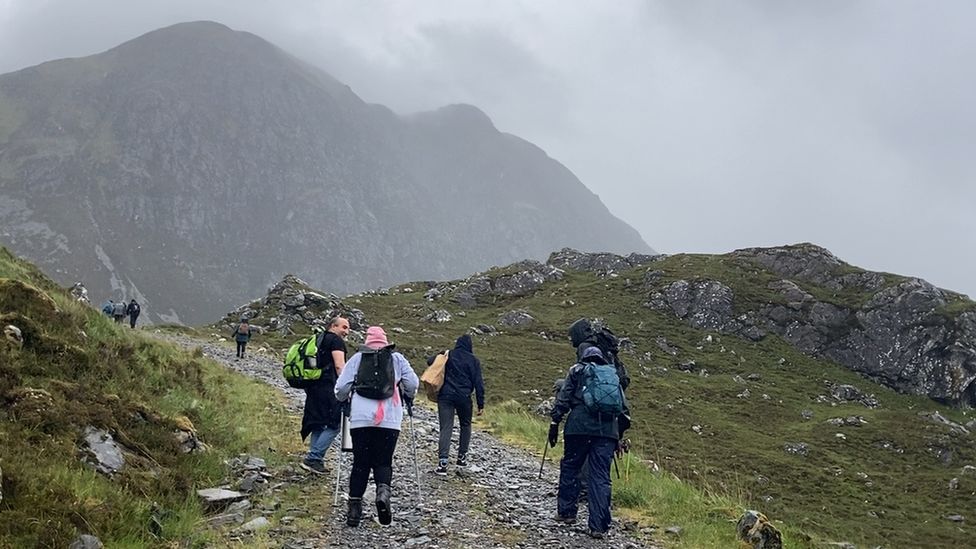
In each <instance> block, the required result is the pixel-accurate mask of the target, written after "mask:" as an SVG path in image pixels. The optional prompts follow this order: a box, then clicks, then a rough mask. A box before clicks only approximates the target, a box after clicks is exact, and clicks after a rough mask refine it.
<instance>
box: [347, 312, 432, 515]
mask: <svg viewBox="0 0 976 549" xmlns="http://www.w3.org/2000/svg"><path fill="white" fill-rule="evenodd" d="M394 347H395V345H391V344H390V343H389V342H388V341H387V340H386V332H384V331H383V328H380V327H379V326H370V327H369V328H368V329H367V330H366V343H365V345H363V346H362V347H361V348H360V349H359V352H358V353H356V354H354V355H352V357H351V358H350V359H349V362H347V363H346V367H345V368H344V369H343V370H342V373H341V374H340V375H339V380H338V381H337V382H336V388H335V394H336V398H338V399H339V400H340V401H345V400H347V399H350V398H351V399H352V405H351V411H350V414H349V428H350V433H351V435H352V473H351V474H350V475H349V507H348V510H347V514H346V524H347V525H348V526H359V522H360V520H362V516H363V494H365V493H366V484H367V482H368V481H369V472H370V470H372V471H373V480H374V481H375V482H376V516H377V518H378V519H379V522H380V524H383V525H387V524H390V523H391V522H392V521H393V509H392V508H391V507H390V496H391V495H392V488H391V486H392V482H393V451H394V450H395V449H396V443H397V438H398V437H399V436H400V422H401V421H402V420H403V402H401V396H400V392H401V391H402V392H403V397H404V398H407V399H411V400H412V399H413V398H414V396H416V394H417V387H418V386H419V385H420V379H419V378H418V377H417V374H416V373H415V372H414V371H413V368H411V367H410V363H409V362H407V359H406V357H404V356H403V355H402V354H400V353H398V352H396V351H395V350H394ZM397 385H399V388H400V390H399V391H398V390H397Z"/></svg>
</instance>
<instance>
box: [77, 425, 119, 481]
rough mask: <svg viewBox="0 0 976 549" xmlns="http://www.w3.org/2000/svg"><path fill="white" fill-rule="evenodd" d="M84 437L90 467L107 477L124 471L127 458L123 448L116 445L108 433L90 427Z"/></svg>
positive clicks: (86, 429) (86, 428)
mask: <svg viewBox="0 0 976 549" xmlns="http://www.w3.org/2000/svg"><path fill="white" fill-rule="evenodd" d="M83 436H84V440H85V446H86V447H87V449H88V454H89V456H88V457H89V459H88V461H87V463H88V464H89V465H91V466H93V467H94V468H95V470H96V471H98V472H99V473H102V474H105V475H112V474H115V473H118V472H119V471H121V470H122V467H124V466H125V456H124V455H123V454H122V448H121V447H120V446H119V445H118V444H116V442H115V439H114V438H113V437H112V435H111V434H110V433H109V432H108V431H105V430H102V429H98V428H95V427H92V426H90V425H89V426H88V427H85V431H84V435H83Z"/></svg>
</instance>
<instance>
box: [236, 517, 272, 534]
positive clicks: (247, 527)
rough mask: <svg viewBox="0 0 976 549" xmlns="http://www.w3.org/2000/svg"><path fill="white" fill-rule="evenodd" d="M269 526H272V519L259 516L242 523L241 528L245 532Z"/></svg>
mask: <svg viewBox="0 0 976 549" xmlns="http://www.w3.org/2000/svg"><path fill="white" fill-rule="evenodd" d="M268 528H271V521H269V520H268V519H267V518H265V517H258V518H256V519H252V520H250V521H248V522H246V523H244V524H242V525H241V527H240V530H241V531H243V532H260V531H261V530H267V529H268Z"/></svg>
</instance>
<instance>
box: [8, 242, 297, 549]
mask: <svg viewBox="0 0 976 549" xmlns="http://www.w3.org/2000/svg"><path fill="white" fill-rule="evenodd" d="M7 325H14V326H16V327H18V328H19V329H20V330H21V332H22V335H23V343H22V345H21V344H18V343H15V342H13V341H11V340H9V339H0V403H2V405H0V441H2V444H0V469H2V475H3V492H2V493H3V499H2V501H0V547H67V546H68V544H69V543H70V542H71V541H72V540H73V539H74V538H75V537H76V536H77V535H79V534H82V533H89V534H94V535H97V536H98V537H99V538H100V539H101V540H102V541H103V542H104V543H105V545H106V546H107V547H158V546H173V547H175V546H180V547H197V546H203V545H205V544H207V543H212V542H214V541H215V540H216V539H219V538H218V536H219V534H218V533H216V532H215V531H213V530H212V529H206V528H202V527H201V518H202V516H203V514H202V510H201V509H200V505H199V503H198V502H197V500H196V495H195V489H196V488H208V487H211V486H213V485H215V484H218V483H220V482H222V480H223V479H224V478H225V475H226V474H227V471H226V468H225V466H224V463H223V462H224V460H225V459H227V458H228V457H231V456H234V455H237V454H238V453H244V452H248V453H252V454H253V455H260V456H262V457H268V459H269V463H270V462H273V460H275V459H277V458H276V456H275V455H270V456H265V454H266V453H267V449H268V448H274V447H277V448H282V446H281V445H282V444H283V442H282V440H280V438H279V437H281V436H282V435H284V434H287V435H290V438H292V439H295V438H297V437H294V422H293V419H290V418H288V416H287V413H286V412H285V409H284V407H283V405H282V404H281V397H280V395H279V394H278V393H277V392H275V391H273V390H272V389H270V388H268V387H266V386H264V385H262V384H259V383H256V382H251V381H247V380H244V379H242V378H241V377H239V376H236V375H233V374H231V373H229V372H228V371H227V370H225V369H224V368H222V367H220V366H218V365H216V364H215V363H213V362H210V361H208V360H206V359H204V358H202V357H201V356H200V355H199V353H197V354H196V355H194V354H192V353H185V352H182V351H179V350H177V349H175V348H174V347H172V346H169V345H165V344H161V343H158V342H155V341H151V340H149V339H148V338H146V337H145V336H143V335H141V334H139V333H136V332H134V331H132V330H129V329H128V327H121V325H116V324H114V323H112V322H110V321H109V320H108V319H106V318H104V317H103V316H101V315H99V314H98V313H97V312H95V311H94V310H93V309H90V308H88V307H85V306H81V305H79V304H77V303H75V302H73V301H71V300H70V298H69V297H68V296H67V294H65V293H64V292H63V291H61V290H60V289H59V288H57V287H56V286H55V285H54V284H53V283H52V282H50V281H49V280H48V279H46V278H45V277H44V276H43V275H42V274H41V273H40V272H38V271H37V270H36V269H34V268H33V267H32V266H30V265H29V264H27V263H25V262H22V261H20V260H18V259H16V258H14V257H12V256H11V255H10V254H9V252H7V250H5V249H2V248H0V327H4V326H7ZM241 418H248V419H247V421H242V420H241ZM188 423H192V425H193V426H194V427H195V428H196V432H197V435H198V437H199V438H200V439H201V440H202V441H203V442H205V443H206V444H207V445H209V447H210V449H209V451H207V452H204V453H192V454H183V453H181V452H180V451H179V449H178V443H177V441H176V439H175V437H174V433H175V432H176V431H177V429H178V428H180V427H183V428H186V427H187V425H188ZM88 426H93V427H97V428H101V429H105V430H107V431H109V432H111V433H112V434H113V436H114V438H115V439H116V441H118V442H119V443H120V444H122V445H123V447H124V448H125V450H126V466H125V467H124V468H123V469H122V470H121V471H120V472H119V473H117V474H115V475H114V476H113V477H112V478H109V477H108V476H105V475H103V474H100V473H97V472H95V471H94V470H93V469H92V468H90V467H88V466H87V465H85V464H84V463H83V458H84V457H85V454H86V451H85V449H84V445H83V443H82V440H83V435H82V432H83V430H84V429H85V428H86V427H88ZM282 459H283V456H282Z"/></svg>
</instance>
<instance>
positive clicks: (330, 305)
mask: <svg viewBox="0 0 976 549" xmlns="http://www.w3.org/2000/svg"><path fill="white" fill-rule="evenodd" d="M336 316H343V317H345V318H347V319H349V326H350V328H351V329H352V330H354V331H356V332H361V331H364V330H365V329H366V325H365V322H366V319H365V315H364V314H363V312H362V311H360V310H359V309H355V308H352V307H348V306H346V305H345V304H344V303H343V302H342V300H340V299H339V297H338V296H336V295H335V294H324V293H321V292H319V291H316V290H314V289H312V287H311V286H309V285H308V284H306V283H305V282H304V281H303V280H302V279H300V278H298V277H297V276H294V275H291V274H289V275H285V277H284V278H282V279H281V280H280V281H279V282H278V283H276V284H275V285H274V286H272V287H271V288H270V289H269V290H268V293H267V295H266V296H264V297H263V298H261V299H259V300H255V301H252V302H250V303H248V304H247V305H242V306H241V307H238V308H237V309H235V310H234V311H231V312H229V313H227V315H226V316H225V317H224V318H223V319H222V320H221V321H220V322H218V323H217V324H215V325H214V327H215V328H217V329H218V330H221V331H222V332H226V333H231V332H233V331H234V328H235V327H236V326H237V325H238V323H239V322H240V321H241V320H242V319H245V318H246V319H248V320H249V321H250V323H251V328H252V329H253V330H255V332H256V333H260V332H262V331H265V330H267V331H271V332H277V333H280V334H288V335H290V334H294V333H299V332H301V333H307V332H309V331H311V330H312V329H314V328H323V329H325V328H328V326H329V322H330V321H331V320H332V318H334V317H336Z"/></svg>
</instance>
